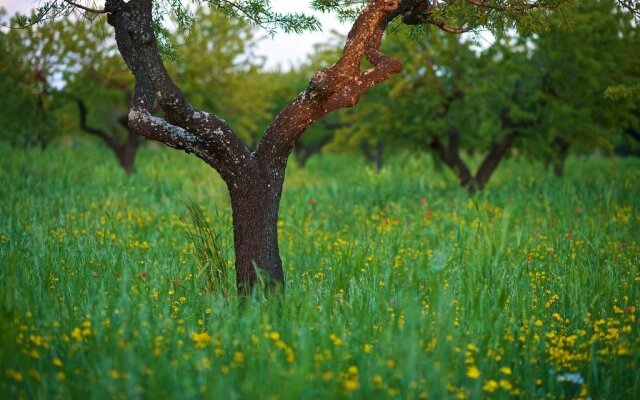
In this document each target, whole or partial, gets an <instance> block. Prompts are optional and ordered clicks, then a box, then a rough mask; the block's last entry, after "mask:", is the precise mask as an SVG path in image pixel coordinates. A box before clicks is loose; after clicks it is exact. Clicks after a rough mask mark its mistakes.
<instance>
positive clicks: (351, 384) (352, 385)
mask: <svg viewBox="0 0 640 400" xmlns="http://www.w3.org/2000/svg"><path fill="white" fill-rule="evenodd" d="M359 387H360V382H358V379H357V378H352V379H347V380H346V381H344V389H345V390H346V391H347V392H353V391H354V390H357V389H358V388H359Z"/></svg>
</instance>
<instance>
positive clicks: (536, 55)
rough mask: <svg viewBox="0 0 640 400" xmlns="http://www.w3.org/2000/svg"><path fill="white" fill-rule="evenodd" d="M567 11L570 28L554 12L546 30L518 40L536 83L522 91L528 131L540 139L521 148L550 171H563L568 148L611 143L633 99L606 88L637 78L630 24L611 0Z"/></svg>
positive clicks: (628, 120) (627, 119) (629, 116)
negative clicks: (613, 96) (614, 96)
mask: <svg viewBox="0 0 640 400" xmlns="http://www.w3.org/2000/svg"><path fill="white" fill-rule="evenodd" d="M568 16H569V18H570V20H571V21H572V24H573V27H572V28H571V30H570V31H567V30H566V29H564V25H565V24H566V23H565V21H564V20H563V19H561V18H559V17H557V18H553V19H552V20H551V23H550V24H549V29H548V30H546V31H545V32H541V33H539V34H536V35H534V36H532V37H528V38H523V40H526V41H527V42H528V43H529V45H530V46H531V47H532V49H533V50H532V52H531V56H530V63H531V65H532V66H533V69H532V71H531V73H530V76H531V77H532V78H533V80H534V81H535V85H534V87H531V88H530V89H531V90H530V91H529V94H528V95H527V96H528V97H529V98H531V99H532V101H531V102H530V107H529V108H530V110H531V112H533V113H534V114H535V115H536V116H537V117H536V120H535V123H534V124H533V126H532V128H531V130H532V132H531V136H532V138H534V139H535V142H536V143H538V144H539V145H538V146H526V147H525V148H524V149H523V150H525V152H526V153H527V154H529V155H532V156H534V157H536V158H541V159H544V160H546V161H547V163H548V164H551V165H552V167H553V171H554V173H555V174H556V175H557V176H561V175H562V174H563V172H564V164H565V159H566V158H567V155H568V154H569V151H570V150H571V149H574V150H576V151H583V152H584V151H592V150H593V149H594V148H608V149H613V147H614V143H615V142H616V140H617V137H619V136H620V134H621V133H622V132H624V130H625V127H626V126H633V123H632V121H633V120H634V119H636V118H637V117H635V116H634V115H633V111H634V110H633V102H632V101H620V102H612V101H610V100H609V99H607V98H606V97H605V92H606V91H607V88H609V87H611V86H612V85H615V84H616V83H619V82H629V83H631V82H632V81H633V79H634V76H637V73H638V70H639V68H640V61H638V57H637V56H636V55H635V53H636V52H637V51H636V49H637V48H638V41H637V40H638V39H637V36H638V27H637V24H636V23H635V22H633V21H632V17H631V16H630V15H629V14H626V13H623V12H621V11H620V10H619V9H617V8H616V5H615V3H614V1H612V0H600V1H598V0H592V1H581V2H579V3H578V4H576V6H575V7H574V8H572V9H571V11H570V13H569V14H568ZM629 100H631V99H629Z"/></svg>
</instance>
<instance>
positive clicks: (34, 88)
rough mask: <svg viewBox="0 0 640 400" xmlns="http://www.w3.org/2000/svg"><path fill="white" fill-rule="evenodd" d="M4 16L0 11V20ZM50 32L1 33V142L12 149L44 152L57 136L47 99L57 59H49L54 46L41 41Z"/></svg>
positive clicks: (51, 107) (45, 30)
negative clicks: (35, 149) (23, 148)
mask: <svg viewBox="0 0 640 400" xmlns="http://www.w3.org/2000/svg"><path fill="white" fill-rule="evenodd" d="M5 15H6V13H5V11H4V10H3V9H0V18H1V17H4V16H5ZM52 32H53V31H52V30H51V29H47V28H45V29H42V30H35V29H24V30H9V31H8V32H6V33H4V32H2V31H0V59H2V63H0V88H1V89H2V92H3V93H4V95H3V96H2V97H1V99H0V121H2V126H3V130H2V131H3V132H2V137H3V139H4V140H7V141H9V142H10V143H11V144H12V145H14V146H25V147H31V146H36V145H37V146H40V147H42V148H46V147H47V145H48V144H49V142H50V141H51V140H52V139H53V137H54V136H55V135H56V133H57V132H59V129H58V126H57V124H56V121H55V119H54V118H53V117H52V112H53V111H54V109H55V106H56V105H55V104H53V102H52V99H51V98H50V97H49V96H47V89H48V87H49V86H50V80H51V78H52V76H54V75H55V74H57V73H59V70H58V68H57V65H58V61H59V60H58V59H57V58H56V57H55V56H54V55H52V54H51V53H52V49H53V48H55V47H57V44H56V43H47V42H46V41H44V40H43V38H44V37H46V36H48V35H50V34H52Z"/></svg>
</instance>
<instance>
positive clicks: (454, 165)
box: [429, 129, 516, 194]
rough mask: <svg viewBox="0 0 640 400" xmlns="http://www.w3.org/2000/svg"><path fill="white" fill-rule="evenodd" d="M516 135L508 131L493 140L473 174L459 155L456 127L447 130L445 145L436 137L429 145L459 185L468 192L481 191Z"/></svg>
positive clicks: (458, 135) (458, 136) (458, 139)
mask: <svg viewBox="0 0 640 400" xmlns="http://www.w3.org/2000/svg"><path fill="white" fill-rule="evenodd" d="M515 137H516V135H515V134H514V133H509V134H507V136H505V137H504V138H502V139H501V140H500V141H499V142H494V143H492V145H491V149H489V152H488V153H487V155H486V156H485V158H484V160H483V161H482V164H480V167H479V168H478V170H477V171H476V174H475V175H473V174H472V173H471V170H470V169H469V167H468V166H467V163H466V162H464V160H463V159H462V157H461V156H460V145H459V144H460V133H459V132H458V130H457V129H452V130H451V131H450V132H449V143H448V145H447V146H445V145H444V144H443V143H442V142H441V141H440V139H439V138H438V137H434V138H433V139H431V142H430V143H429V147H430V148H431V149H432V150H434V151H435V153H436V154H438V155H439V156H440V159H441V160H442V161H443V162H444V163H445V164H446V165H447V166H448V167H449V168H450V169H451V170H452V171H453V172H454V173H455V174H456V176H457V177H458V180H459V182H460V186H461V187H463V188H464V189H466V190H467V192H469V194H474V193H476V192H478V191H481V190H482V189H484V187H485V186H486V184H487V182H488V181H489V178H491V176H492V175H493V173H494V172H495V171H496V169H497V168H498V165H500V162H501V161H502V159H503V158H504V156H505V154H506V153H507V151H508V150H509V148H510V147H511V145H512V144H513V141H514V139H515Z"/></svg>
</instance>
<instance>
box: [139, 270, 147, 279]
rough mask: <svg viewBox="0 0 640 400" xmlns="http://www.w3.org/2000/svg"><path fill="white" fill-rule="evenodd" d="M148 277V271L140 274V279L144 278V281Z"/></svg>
mask: <svg viewBox="0 0 640 400" xmlns="http://www.w3.org/2000/svg"><path fill="white" fill-rule="evenodd" d="M147 275H148V274H147V271H142V272H140V278H142V279H144V278H146V277H147Z"/></svg>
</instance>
